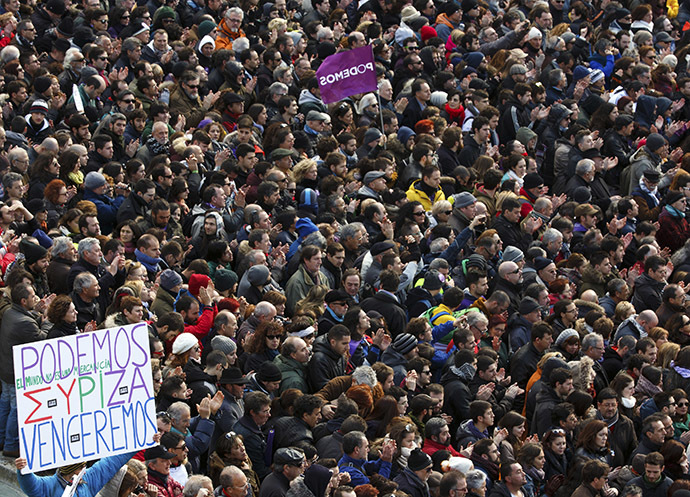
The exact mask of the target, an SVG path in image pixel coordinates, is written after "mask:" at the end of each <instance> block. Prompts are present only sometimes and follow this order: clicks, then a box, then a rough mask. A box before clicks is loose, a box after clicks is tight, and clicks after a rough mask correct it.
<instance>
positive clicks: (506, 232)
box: [493, 215, 532, 252]
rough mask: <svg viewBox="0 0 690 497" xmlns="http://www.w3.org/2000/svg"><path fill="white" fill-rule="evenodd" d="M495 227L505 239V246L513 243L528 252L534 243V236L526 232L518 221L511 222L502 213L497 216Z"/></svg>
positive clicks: (502, 238)
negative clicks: (530, 245)
mask: <svg viewBox="0 0 690 497" xmlns="http://www.w3.org/2000/svg"><path fill="white" fill-rule="evenodd" d="M493 228H494V229H495V230H496V231H497V232H498V236H499V237H500V238H501V240H503V246H504V247H507V246H508V245H512V246H513V247H517V248H519V249H520V250H522V251H523V252H527V249H528V248H529V244H530V243H532V236H531V235H530V234H528V233H525V232H524V231H522V229H521V228H520V225H519V224H517V223H511V222H510V221H508V220H507V219H506V218H505V216H503V215H500V216H498V217H497V218H496V220H495V221H494V224H493Z"/></svg>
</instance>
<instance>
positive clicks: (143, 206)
mask: <svg viewBox="0 0 690 497" xmlns="http://www.w3.org/2000/svg"><path fill="white" fill-rule="evenodd" d="M147 209H148V204H147V203H146V201H145V200H144V199H143V198H141V196H140V195H139V194H138V193H135V192H132V193H130V194H129V196H128V197H127V198H126V199H125V201H124V202H122V205H121V206H120V208H119V209H118V210H117V222H118V224H119V223H121V222H122V221H127V220H129V219H131V220H132V221H136V220H137V218H138V217H143V218H145V217H146V211H147Z"/></svg>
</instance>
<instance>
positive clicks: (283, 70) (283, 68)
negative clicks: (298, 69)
mask: <svg viewBox="0 0 690 497" xmlns="http://www.w3.org/2000/svg"><path fill="white" fill-rule="evenodd" d="M291 72H292V67H290V66H288V65H286V64H280V65H279V66H278V67H276V68H275V69H273V78H274V79H281V78H284V77H285V75H286V74H287V73H291ZM273 85H283V86H284V87H285V88H287V85H286V84H285V83H281V82H280V81H276V82H275V83H273ZM273 85H271V86H273ZM270 88H271V87H270V86H269V90H270ZM273 95H275V93H273Z"/></svg>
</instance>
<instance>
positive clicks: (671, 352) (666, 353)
mask: <svg viewBox="0 0 690 497" xmlns="http://www.w3.org/2000/svg"><path fill="white" fill-rule="evenodd" d="M678 352H680V345H678V344H677V343H673V342H666V343H664V344H662V345H661V347H659V352H657V355H656V366H659V367H660V368H669V367H670V366H671V361H673V360H675V358H676V356H677V355H678Z"/></svg>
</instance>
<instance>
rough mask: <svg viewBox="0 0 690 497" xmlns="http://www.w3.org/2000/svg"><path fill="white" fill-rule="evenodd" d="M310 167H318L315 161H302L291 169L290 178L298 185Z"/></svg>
mask: <svg viewBox="0 0 690 497" xmlns="http://www.w3.org/2000/svg"><path fill="white" fill-rule="evenodd" d="M312 167H318V165H317V164H316V161H315V160H312V159H302V160H301V161H299V162H298V163H297V164H295V166H294V167H293V168H292V176H293V178H294V179H295V182H296V183H299V182H300V181H302V180H303V179H304V176H305V175H306V174H307V171H309V169H311V168H312Z"/></svg>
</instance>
